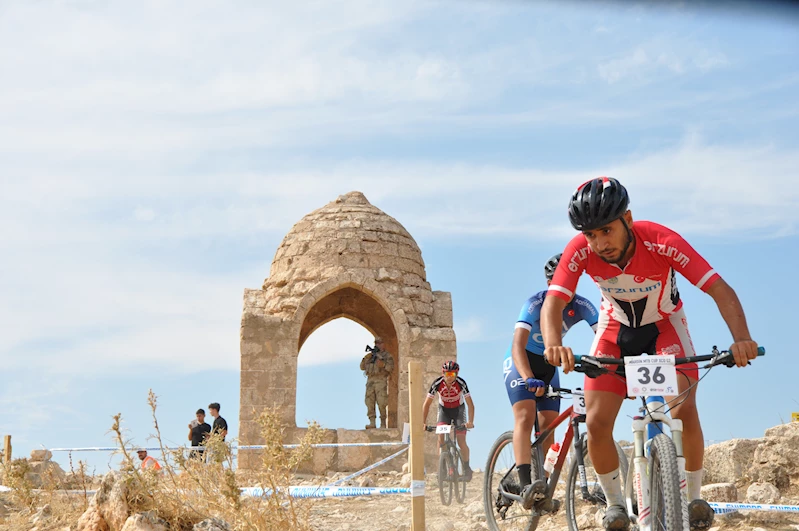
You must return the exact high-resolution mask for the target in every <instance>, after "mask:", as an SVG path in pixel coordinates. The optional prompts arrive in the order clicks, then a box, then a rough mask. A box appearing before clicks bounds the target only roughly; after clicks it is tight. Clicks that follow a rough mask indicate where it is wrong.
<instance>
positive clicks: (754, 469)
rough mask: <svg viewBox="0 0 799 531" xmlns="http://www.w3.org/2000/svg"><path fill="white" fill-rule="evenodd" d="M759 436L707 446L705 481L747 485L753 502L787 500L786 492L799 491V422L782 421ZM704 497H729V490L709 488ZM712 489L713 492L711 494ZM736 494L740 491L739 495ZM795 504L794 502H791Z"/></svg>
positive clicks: (703, 488) (747, 493)
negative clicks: (762, 435)
mask: <svg viewBox="0 0 799 531" xmlns="http://www.w3.org/2000/svg"><path fill="white" fill-rule="evenodd" d="M764 435H765V436H764V437H762V438H760V439H733V440H730V441H725V442H722V443H718V444H714V445H712V446H709V447H708V448H706V449H705V482H706V483H727V484H732V485H733V486H737V487H738V488H739V489H741V488H747V490H746V501H748V502H750V503H766V504H770V503H778V502H780V503H787V502H786V499H788V500H790V499H792V498H790V497H788V498H786V497H785V496H786V493H792V494H794V497H795V494H796V492H797V491H799V465H797V463H799V422H791V423H788V424H780V425H778V426H774V427H773V428H769V429H767V430H766V432H765V434H764ZM710 487H711V485H705V486H704V487H702V492H703V497H704V498H705V499H709V500H712V501H739V500H738V499H733V500H729V499H721V498H718V497H717V496H723V497H725V498H727V497H730V496H731V494H730V492H729V491H727V492H723V491H722V490H718V489H713V490H710V491H708V495H707V496H705V492H706V489H709V488H710ZM711 492H712V494H710V493H711ZM736 496H737V494H736ZM791 503H793V502H791Z"/></svg>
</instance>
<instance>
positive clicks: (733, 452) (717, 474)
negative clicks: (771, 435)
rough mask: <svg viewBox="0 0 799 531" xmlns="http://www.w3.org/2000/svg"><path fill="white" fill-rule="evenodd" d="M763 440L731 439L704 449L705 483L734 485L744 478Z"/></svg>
mask: <svg viewBox="0 0 799 531" xmlns="http://www.w3.org/2000/svg"><path fill="white" fill-rule="evenodd" d="M762 440H763V439H732V440H729V441H724V442H721V443H718V444H714V445H712V446H708V447H707V448H705V483H735V482H736V481H738V480H739V479H741V478H743V477H744V476H746V474H747V473H748V472H749V468H750V467H751V466H752V455H753V454H754V452H755V448H757V446H758V444H760V442H761V441H762Z"/></svg>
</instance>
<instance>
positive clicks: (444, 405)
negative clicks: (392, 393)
mask: <svg viewBox="0 0 799 531" xmlns="http://www.w3.org/2000/svg"><path fill="white" fill-rule="evenodd" d="M458 371H460V366H459V365H458V362H456V361H452V360H450V361H447V362H444V365H442V366H441V372H442V375H441V376H439V377H438V378H436V379H435V380H433V383H432V384H430V389H429V390H428V391H427V398H425V401H424V405H423V406H422V419H427V413H428V412H429V411H430V405H431V404H432V403H433V399H434V398H435V397H436V394H438V421H437V424H438V425H439V426H441V425H447V426H449V424H450V423H451V422H452V421H453V420H454V421H455V425H456V426H458V427H457V428H456V429H455V438H456V439H457V441H458V447H459V448H460V450H461V459H462V460H463V469H464V470H463V477H464V479H465V480H466V481H471V479H472V468H471V467H470V466H469V446H468V445H467V444H466V428H474V402H472V397H471V395H470V394H469V387H468V386H467V385H466V381H465V380H464V379H463V378H461V377H460V376H458ZM466 405H468V406H469V420H468V421H467V420H466V411H465V410H466ZM442 446H444V435H443V434H439V436H438V453H439V454H440V453H441V447H442Z"/></svg>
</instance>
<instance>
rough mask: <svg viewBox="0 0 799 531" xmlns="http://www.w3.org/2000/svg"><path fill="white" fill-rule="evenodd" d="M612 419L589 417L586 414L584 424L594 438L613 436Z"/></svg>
mask: <svg viewBox="0 0 799 531" xmlns="http://www.w3.org/2000/svg"><path fill="white" fill-rule="evenodd" d="M613 424H614V422H613V420H612V419H611V420H610V421H608V420H606V419H597V418H595V417H594V418H591V417H590V416H588V417H587V418H586V421H585V426H586V428H587V429H588V433H590V434H591V436H592V437H595V438H607V437H610V438H613Z"/></svg>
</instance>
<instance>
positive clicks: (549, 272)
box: [544, 253, 561, 280]
mask: <svg viewBox="0 0 799 531" xmlns="http://www.w3.org/2000/svg"><path fill="white" fill-rule="evenodd" d="M560 256H561V253H558V254H556V255H555V256H553V257H552V258H550V259H549V260H547V263H546V264H545V265H544V276H545V277H547V280H552V277H554V276H555V270H556V269H557V268H558V262H560Z"/></svg>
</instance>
